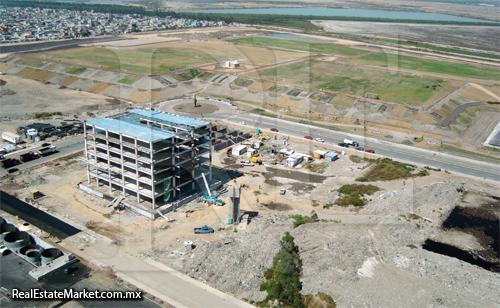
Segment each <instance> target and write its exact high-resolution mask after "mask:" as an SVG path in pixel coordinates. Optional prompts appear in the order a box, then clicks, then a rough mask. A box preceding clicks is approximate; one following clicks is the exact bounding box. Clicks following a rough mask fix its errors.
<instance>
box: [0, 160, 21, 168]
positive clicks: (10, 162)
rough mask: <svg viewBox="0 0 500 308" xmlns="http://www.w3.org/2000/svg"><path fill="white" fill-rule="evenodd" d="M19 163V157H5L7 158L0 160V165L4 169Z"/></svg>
mask: <svg viewBox="0 0 500 308" xmlns="http://www.w3.org/2000/svg"><path fill="white" fill-rule="evenodd" d="M20 163H21V162H20V161H19V159H15V158H7V159H4V160H2V161H0V166H2V168H4V169H8V168H10V167H13V166H15V165H19V164H20Z"/></svg>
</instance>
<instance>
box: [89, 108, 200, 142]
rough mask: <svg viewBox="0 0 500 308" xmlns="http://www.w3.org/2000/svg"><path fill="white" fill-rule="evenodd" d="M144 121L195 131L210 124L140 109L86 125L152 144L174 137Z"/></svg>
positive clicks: (171, 133) (172, 133) (168, 132)
mask: <svg viewBox="0 0 500 308" xmlns="http://www.w3.org/2000/svg"><path fill="white" fill-rule="evenodd" d="M144 120H148V121H152V122H158V123H162V124H165V125H169V126H172V127H177V128H181V129H187V130H191V129H197V128H200V127H203V126H206V125H209V124H210V123H209V122H206V121H200V120H196V119H191V118H187V117H182V116H177V115H174V114H169V113H163V112H158V111H154V110H140V109H134V110H131V111H128V112H124V113H120V114H116V115H113V116H110V117H108V118H102V119H96V120H92V121H89V122H87V124H89V125H94V126H96V127H97V128H100V129H108V130H110V131H113V132H117V133H121V134H123V135H125V136H130V137H133V138H137V139H139V140H143V141H146V142H153V143H154V142H158V141H161V140H165V139H169V138H172V137H173V136H175V132H174V131H170V130H168V129H167V128H163V129H162V128H160V127H156V126H152V125H147V124H144V123H141V121H144Z"/></svg>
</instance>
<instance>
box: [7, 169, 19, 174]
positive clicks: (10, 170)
mask: <svg viewBox="0 0 500 308" xmlns="http://www.w3.org/2000/svg"><path fill="white" fill-rule="evenodd" d="M16 171H19V169H17V168H10V169H9V170H7V173H14V172H16Z"/></svg>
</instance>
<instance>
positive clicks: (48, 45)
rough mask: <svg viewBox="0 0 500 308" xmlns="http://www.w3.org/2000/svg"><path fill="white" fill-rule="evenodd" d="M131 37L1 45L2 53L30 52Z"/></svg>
mask: <svg viewBox="0 0 500 308" xmlns="http://www.w3.org/2000/svg"><path fill="white" fill-rule="evenodd" d="M125 39H130V38H125V37H120V36H106V37H94V38H87V39H73V40H64V41H47V42H36V43H26V44H16V45H10V44H8V45H7V44H2V45H0V54H2V53H11V52H28V51H30V52H31V51H37V50H49V49H67V48H75V47H77V46H78V45H80V44H92V43H102V42H108V41H117V40H125Z"/></svg>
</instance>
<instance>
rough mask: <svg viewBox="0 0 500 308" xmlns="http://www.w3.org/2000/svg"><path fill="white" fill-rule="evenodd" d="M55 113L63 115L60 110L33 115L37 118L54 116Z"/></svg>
mask: <svg viewBox="0 0 500 308" xmlns="http://www.w3.org/2000/svg"><path fill="white" fill-rule="evenodd" d="M54 115H62V113H61V112H59V111H56V112H42V113H35V115H34V116H33V118H35V119H40V118H48V117H51V116H54Z"/></svg>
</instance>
